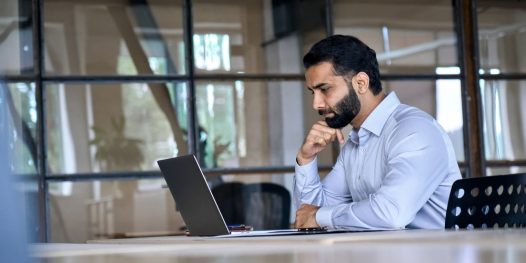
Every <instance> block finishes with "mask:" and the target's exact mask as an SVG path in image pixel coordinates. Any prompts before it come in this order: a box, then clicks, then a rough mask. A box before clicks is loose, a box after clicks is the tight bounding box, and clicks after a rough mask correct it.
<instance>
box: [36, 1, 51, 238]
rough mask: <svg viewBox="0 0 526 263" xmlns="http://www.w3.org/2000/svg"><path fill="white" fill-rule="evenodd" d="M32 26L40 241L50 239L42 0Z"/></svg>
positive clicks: (37, 7)
mask: <svg viewBox="0 0 526 263" xmlns="http://www.w3.org/2000/svg"><path fill="white" fill-rule="evenodd" d="M32 5H33V6H32V10H33V13H32V22H33V23H32V28H33V63H34V74H35V89H36V90H35V96H36V104H37V125H36V126H37V133H36V134H37V135H36V137H37V138H36V141H37V160H36V163H37V171H38V208H39V209H38V210H39V226H38V232H39V241H40V242H47V241H48V240H49V229H48V221H49V213H48V199H49V198H48V187H47V182H46V174H47V157H46V130H45V129H46V119H45V117H46V114H45V101H46V98H45V91H44V85H43V82H42V75H43V72H44V55H43V49H44V47H43V45H44V28H43V27H44V23H43V18H42V17H43V16H42V10H44V8H43V4H42V0H33V2H32Z"/></svg>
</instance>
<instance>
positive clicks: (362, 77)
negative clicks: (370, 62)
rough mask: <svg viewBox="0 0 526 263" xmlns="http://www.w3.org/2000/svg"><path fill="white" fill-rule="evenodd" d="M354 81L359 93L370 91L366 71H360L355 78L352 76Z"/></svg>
mask: <svg viewBox="0 0 526 263" xmlns="http://www.w3.org/2000/svg"><path fill="white" fill-rule="evenodd" d="M352 81H353V86H354V87H356V92H357V93H359V94H365V93H366V92H367V91H369V76H368V75H367V74H366V73H365V72H363V71H360V72H358V73H357V74H356V75H355V76H354V78H352Z"/></svg>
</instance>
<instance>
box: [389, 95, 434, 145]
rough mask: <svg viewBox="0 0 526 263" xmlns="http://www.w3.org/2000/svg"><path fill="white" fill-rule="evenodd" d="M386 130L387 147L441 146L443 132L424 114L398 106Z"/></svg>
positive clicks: (403, 105)
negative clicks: (403, 145)
mask: <svg viewBox="0 0 526 263" xmlns="http://www.w3.org/2000/svg"><path fill="white" fill-rule="evenodd" d="M386 128H387V130H386V132H387V144H388V146H395V145H398V146H399V145H400V144H401V143H403V144H405V145H406V146H408V147H410V146H413V147H417V148H421V147H427V146H431V145H436V144H442V142H443V135H444V131H443V130H442V128H441V127H440V125H439V124H438V122H437V121H436V120H435V119H434V118H433V117H431V116H430V115H429V114H427V113H426V112H424V111H422V110H420V109H418V108H415V107H412V106H408V105H405V104H400V105H399V106H398V107H397V109H396V110H395V112H393V114H392V116H391V118H390V120H389V125H388V127H386Z"/></svg>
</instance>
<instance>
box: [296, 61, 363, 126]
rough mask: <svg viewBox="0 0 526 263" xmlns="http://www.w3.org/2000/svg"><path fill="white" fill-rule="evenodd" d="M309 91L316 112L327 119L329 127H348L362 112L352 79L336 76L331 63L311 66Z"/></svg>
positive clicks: (307, 73)
mask: <svg viewBox="0 0 526 263" xmlns="http://www.w3.org/2000/svg"><path fill="white" fill-rule="evenodd" d="M305 79H306V81H307V87H308V89H309V90H310V91H311V92H312V93H313V96H314V98H313V102H312V106H313V108H314V110H317V111H318V113H319V114H320V115H322V116H324V117H325V121H326V122H327V125H329V127H331V128H335V129H339V128H343V127H345V126H346V125H348V124H349V123H350V122H351V121H352V120H353V119H354V118H355V117H356V115H358V113H359V112H360V108H361V105H360V100H359V99H358V95H357V94H356V92H355V90H354V88H353V86H352V79H349V80H348V81H347V80H345V78H344V77H342V76H336V75H335V74H334V72H333V67H332V64H331V63H328V62H323V63H320V64H318V65H314V66H311V67H310V68H308V69H307V71H306V73H305Z"/></svg>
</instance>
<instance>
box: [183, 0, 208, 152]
mask: <svg viewBox="0 0 526 263" xmlns="http://www.w3.org/2000/svg"><path fill="white" fill-rule="evenodd" d="M183 1H184V3H183V10H184V11H183V15H184V21H183V22H184V23H183V24H184V27H183V28H184V44H185V47H186V48H185V49H186V57H185V61H186V68H187V72H188V82H187V85H188V98H187V101H188V125H187V126H188V128H187V130H188V134H187V138H188V149H189V153H193V154H195V156H196V158H197V160H201V155H202V154H204V153H202V152H200V151H199V147H198V145H199V123H198V120H197V112H196V108H195V105H196V100H195V80H194V45H193V43H194V42H193V35H194V30H193V21H192V1H191V0H183Z"/></svg>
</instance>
